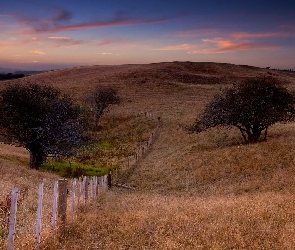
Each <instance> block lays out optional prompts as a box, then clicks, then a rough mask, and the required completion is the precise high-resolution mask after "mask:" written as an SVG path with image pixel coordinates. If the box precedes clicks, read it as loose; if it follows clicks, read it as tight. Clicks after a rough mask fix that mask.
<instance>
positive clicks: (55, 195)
mask: <svg viewBox="0 0 295 250" xmlns="http://www.w3.org/2000/svg"><path fill="white" fill-rule="evenodd" d="M57 198H58V181H55V182H54V188H53V205H52V232H53V239H54V240H55V225H56V210H57Z"/></svg>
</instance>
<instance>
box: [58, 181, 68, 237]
mask: <svg viewBox="0 0 295 250" xmlns="http://www.w3.org/2000/svg"><path fill="white" fill-rule="evenodd" d="M67 186H68V180H66V179H63V180H58V203H57V204H58V210H57V214H58V223H59V228H60V229H61V234H63V233H64V229H65V225H66V218H67Z"/></svg>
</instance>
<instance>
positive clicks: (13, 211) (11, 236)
mask: <svg viewBox="0 0 295 250" xmlns="http://www.w3.org/2000/svg"><path fill="white" fill-rule="evenodd" d="M17 196H18V189H17V188H14V189H12V192H11V206H10V215H9V233H8V243H7V249H8V250H13V248H14V245H13V243H14V235H15V223H16V211H17Z"/></svg>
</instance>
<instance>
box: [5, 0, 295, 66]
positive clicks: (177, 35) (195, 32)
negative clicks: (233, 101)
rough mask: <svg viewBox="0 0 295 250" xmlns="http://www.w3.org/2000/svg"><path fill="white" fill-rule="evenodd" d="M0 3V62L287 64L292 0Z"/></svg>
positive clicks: (294, 55) (292, 39)
mask: <svg viewBox="0 0 295 250" xmlns="http://www.w3.org/2000/svg"><path fill="white" fill-rule="evenodd" d="M0 1H1V8H0V31H1V32H0V67H5V68H16V69H23V70H49V69H57V68H65V67H74V66H79V65H98V64H130V63H131V64H134V63H135V64H138V63H156V62H167V61H194V62H205V61H206V62H209V61H210V62H225V63H233V64H247V65H253V66H258V67H267V66H271V67H272V68H282V69H285V68H288V69H295V1H294V0H292V1H291V0H290V1H289V0H278V1H273V0H270V1H264V0H255V1H252V0H243V1H234V0H224V1H221V0H204V1H200V0H191V1H188V0H173V1H172V0H169V1H166V0H146V1H141V0H137V1H136V0H84V1H78V0H63V1H61V0H58V1H57V0H51V1H48V0H13V1H5V0H0Z"/></svg>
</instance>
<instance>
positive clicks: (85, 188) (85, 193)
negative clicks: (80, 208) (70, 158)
mask: <svg viewBox="0 0 295 250" xmlns="http://www.w3.org/2000/svg"><path fill="white" fill-rule="evenodd" d="M83 198H84V204H86V202H87V200H88V178H87V176H84V177H83Z"/></svg>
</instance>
